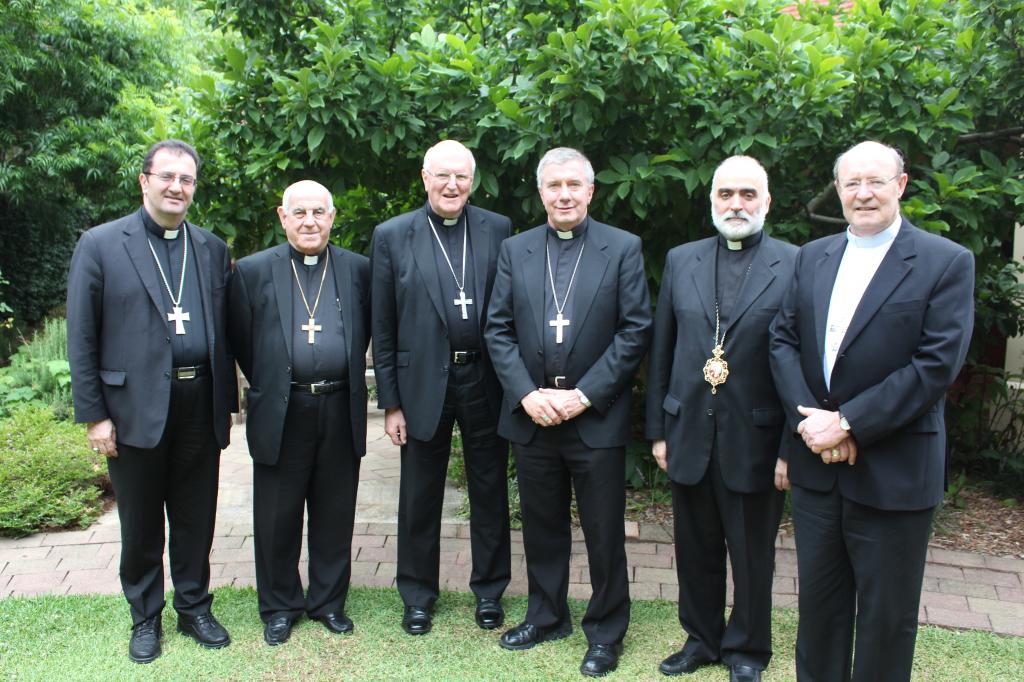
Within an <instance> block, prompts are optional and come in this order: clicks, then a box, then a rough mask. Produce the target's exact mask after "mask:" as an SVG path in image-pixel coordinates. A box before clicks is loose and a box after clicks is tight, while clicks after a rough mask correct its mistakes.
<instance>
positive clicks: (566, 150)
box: [537, 147, 594, 189]
mask: <svg viewBox="0 0 1024 682" xmlns="http://www.w3.org/2000/svg"><path fill="white" fill-rule="evenodd" d="M572 161H579V162H581V163H582V164H583V172H584V174H585V175H586V176H587V184H590V185H593V184H594V167H593V166H592V165H590V159H588V158H587V157H586V156H584V155H583V152H581V151H579V150H578V149H573V148H572V147H555V148H554V149H549V150H548V151H547V153H545V154H544V156H542V157H541V158H540V163H538V164H537V189H540V186H541V177H542V176H543V175H544V169H545V168H547V167H548V166H549V165H551V164H555V165H559V166H560V165H562V164H563V163H570V162H572Z"/></svg>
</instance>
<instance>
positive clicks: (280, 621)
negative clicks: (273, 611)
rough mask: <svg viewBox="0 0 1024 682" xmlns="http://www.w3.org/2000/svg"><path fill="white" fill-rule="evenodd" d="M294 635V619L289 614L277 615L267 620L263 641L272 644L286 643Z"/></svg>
mask: <svg viewBox="0 0 1024 682" xmlns="http://www.w3.org/2000/svg"><path fill="white" fill-rule="evenodd" d="M291 636H292V620H291V618H289V617H288V616H276V617H274V618H271V619H270V620H268V621H267V625H266V627H264V628H263V641H264V642H266V643H267V644H269V645H270V646H277V645H278V644H284V643H285V642H287V641H288V638H289V637H291Z"/></svg>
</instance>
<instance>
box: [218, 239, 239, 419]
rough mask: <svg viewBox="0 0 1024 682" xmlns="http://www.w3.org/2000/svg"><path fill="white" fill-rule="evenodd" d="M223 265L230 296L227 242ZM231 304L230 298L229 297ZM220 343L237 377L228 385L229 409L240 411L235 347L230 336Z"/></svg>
mask: <svg viewBox="0 0 1024 682" xmlns="http://www.w3.org/2000/svg"><path fill="white" fill-rule="evenodd" d="M221 267H222V268H223V270H224V279H223V280H221V281H223V282H227V283H228V296H229V297H230V295H231V288H230V287H231V275H232V273H233V270H232V268H231V253H230V252H229V251H228V247H227V244H224V246H223V248H222V250H221ZM229 305H230V298H229ZM228 315H230V310H229V311H228ZM225 327H226V325H225ZM220 343H223V344H225V346H226V347H227V363H228V367H229V370H228V371H229V372H230V373H231V376H232V377H233V378H234V379H235V380H234V381H231V382H230V383H229V385H228V386H227V391H228V410H229V411H231V412H238V409H239V405H238V377H237V376H235V349H234V347H233V344H232V343H231V338H230V336H229V337H228V338H226V339H221V340H220Z"/></svg>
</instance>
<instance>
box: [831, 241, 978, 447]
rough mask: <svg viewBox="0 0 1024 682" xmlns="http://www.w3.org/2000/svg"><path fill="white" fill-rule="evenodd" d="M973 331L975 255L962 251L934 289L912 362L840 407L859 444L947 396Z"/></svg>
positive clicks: (906, 421) (882, 435)
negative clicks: (944, 395)
mask: <svg viewBox="0 0 1024 682" xmlns="http://www.w3.org/2000/svg"><path fill="white" fill-rule="evenodd" d="M973 329H974V256H973V255H972V254H971V253H970V252H969V251H967V250H960V251H958V253H957V255H956V256H955V257H954V258H952V259H951V261H950V263H949V265H948V266H947V268H946V270H945V272H943V273H942V275H941V277H939V279H938V281H937V283H936V285H935V288H934V289H933V290H932V295H931V297H930V298H929V300H928V305H927V307H926V309H925V314H924V323H923V325H922V328H921V341H920V344H919V345H918V347H917V351H916V352H915V353H914V355H913V356H912V357H911V358H910V362H908V363H907V364H906V365H905V366H903V367H901V368H900V369H898V370H896V371H895V372H893V373H892V374H890V375H889V376H888V377H886V378H885V379H884V380H883V381H881V382H879V383H877V384H875V385H874V386H871V387H870V388H867V389H865V390H863V391H861V392H860V393H858V394H857V396H856V397H854V398H852V399H850V400H847V401H846V402H844V403H843V404H842V405H841V406H840V408H839V410H840V412H842V413H843V416H845V417H846V418H847V419H849V421H850V424H851V426H853V434H854V436H855V437H856V439H857V443H858V445H868V444H870V443H872V442H874V441H877V440H880V439H882V438H885V437H886V436H888V435H889V434H891V433H893V432H894V431H897V430H899V429H901V428H902V427H904V426H906V425H907V424H909V423H910V422H912V421H914V420H915V419H917V418H919V417H920V416H921V415H923V414H924V413H925V412H926V411H927V410H928V409H929V408H930V407H931V406H932V405H934V404H935V403H936V402H937V401H938V400H939V399H940V398H941V397H942V396H943V394H945V392H946V391H947V390H948V389H949V387H950V386H951V385H952V384H953V381H954V380H955V379H956V376H957V374H959V373H960V368H961V367H962V366H963V364H964V359H965V358H966V357H967V349H968V346H969V345H970V342H971V333H972V331H973Z"/></svg>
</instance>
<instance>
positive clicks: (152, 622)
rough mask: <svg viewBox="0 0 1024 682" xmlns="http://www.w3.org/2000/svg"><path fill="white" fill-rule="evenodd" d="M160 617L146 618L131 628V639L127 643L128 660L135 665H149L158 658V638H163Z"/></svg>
mask: <svg viewBox="0 0 1024 682" xmlns="http://www.w3.org/2000/svg"><path fill="white" fill-rule="evenodd" d="M163 634H164V632H163V627H162V625H161V624H160V616H159V614H158V615H155V616H153V617H152V618H147V619H146V620H144V621H142V622H141V623H139V624H138V625H134V626H132V638H131V640H129V642H128V658H130V659H132V660H133V661H135V662H136V663H149V662H151V661H155V660H156V659H157V658H158V657H159V656H160V638H161V637H163Z"/></svg>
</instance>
